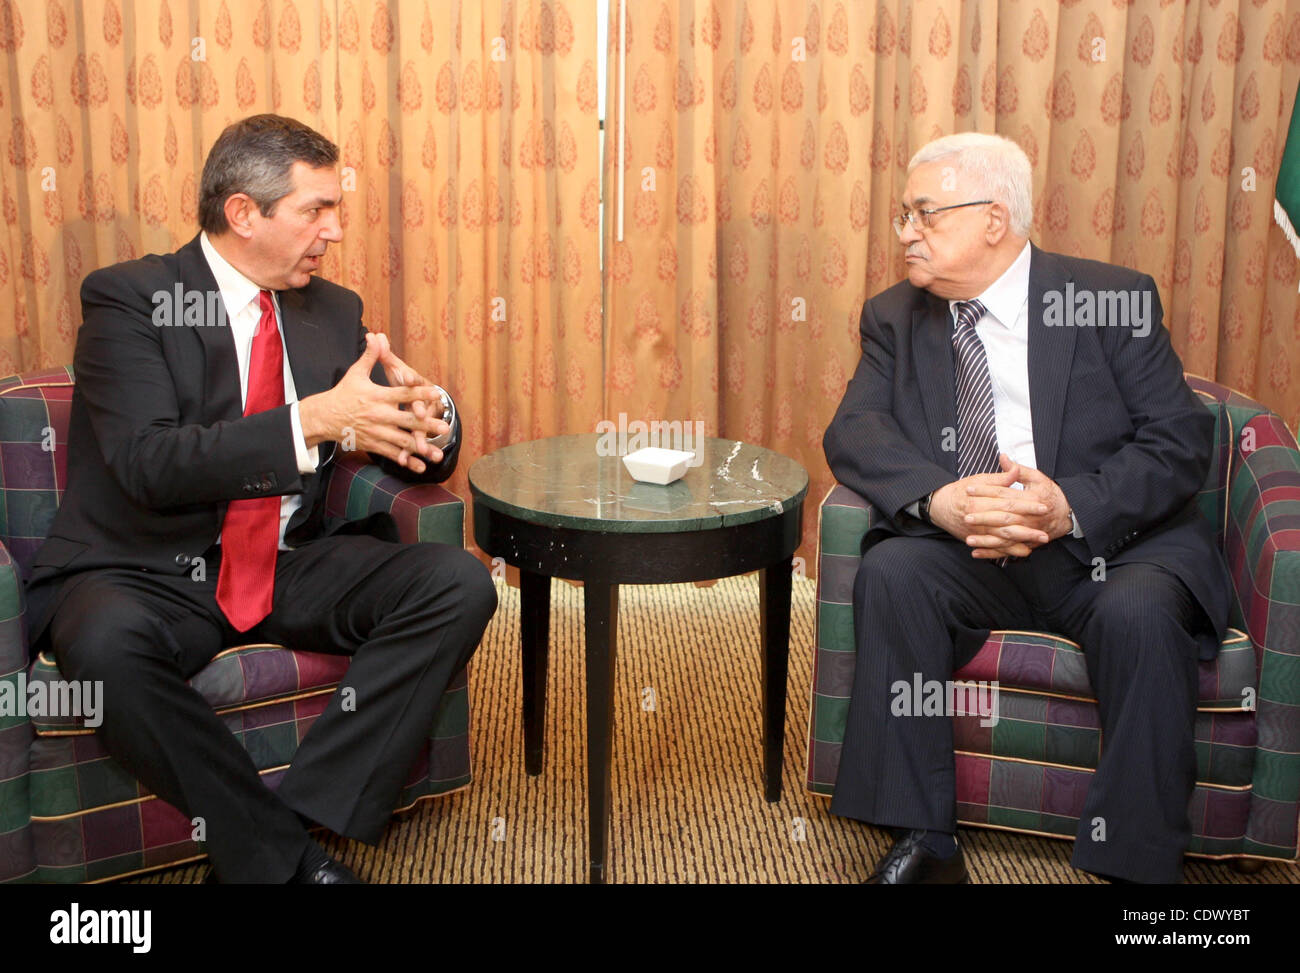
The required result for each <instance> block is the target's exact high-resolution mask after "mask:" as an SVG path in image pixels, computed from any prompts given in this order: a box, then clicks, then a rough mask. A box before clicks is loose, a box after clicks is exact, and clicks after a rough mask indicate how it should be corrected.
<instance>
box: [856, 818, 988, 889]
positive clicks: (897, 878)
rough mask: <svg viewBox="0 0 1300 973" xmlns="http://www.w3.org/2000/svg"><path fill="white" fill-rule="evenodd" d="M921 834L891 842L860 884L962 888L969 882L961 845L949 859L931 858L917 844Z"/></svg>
mask: <svg viewBox="0 0 1300 973" xmlns="http://www.w3.org/2000/svg"><path fill="white" fill-rule="evenodd" d="M924 834H925V832H924V831H909V832H908V833H907V834H905V835H904V836H903V837H901V838H899V839H898V840H897V841H896V842H894V847H892V848H890V849H889V851H888V852H887V853H886V854H885V857H884V858H882V859H880V862H879V864H877V865H876V870H875V871H874V872H872V873H871V877H870V878H869V879H867V880H866V881H865V882H863V883H862V884H864V885H962V884H964V883H966V882H969V881H970V876H969V875H967V874H966V856H965V855H963V854H962V851H961V845H958V846H957V851H956V853H955V854H953V855H952V856H951V857H948V858H940V857H938V856H937V855H932V854H930V853H929V852H928V851H926V850H925V848H924V847H923V846H922V844H921V838H922V836H924Z"/></svg>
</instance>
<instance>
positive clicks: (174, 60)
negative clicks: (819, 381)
mask: <svg viewBox="0 0 1300 973" xmlns="http://www.w3.org/2000/svg"><path fill="white" fill-rule="evenodd" d="M595 2H596V0H484V2H477V0H394V2H390V3H385V2H373V0H329V2H323V3H314V2H301V0H300V2H293V0H275V2H266V0H263V2H237V0H190V2H185V3H182V2H177V0H86V2H72V0H37V2H31V3H22V4H19V3H14V2H11V0H0V59H2V61H0V63H3V65H4V68H5V70H4V71H2V72H0V133H3V134H0V139H3V141H2V142H0V156H2V158H0V202H2V204H3V224H2V225H0V306H3V307H5V308H7V309H8V311H9V313H8V314H7V315H6V318H5V321H4V324H3V325H0V374H8V373H10V372H13V371H20V370H26V369H32V368H37V367H45V366H50V365H56V364H63V363H66V362H69V361H71V358H72V350H73V346H74V343H75V332H76V329H77V326H78V325H79V323H80V304H79V300H78V287H79V285H80V282H81V279H82V277H84V276H85V274H86V273H87V272H89V271H90V270H92V269H94V268H96V267H100V266H104V265H106V264H110V263H113V262H115V261H118V260H127V259H131V258H133V257H138V256H141V255H143V254H145V253H149V252H166V251H170V250H174V249H175V248H176V247H178V246H179V245H181V244H183V243H185V242H186V241H187V240H188V239H189V238H190V237H191V236H192V235H193V234H194V233H195V232H196V226H195V211H196V205H197V183H198V176H199V172H200V169H201V166H202V160H203V158H204V155H205V154H206V152H207V150H208V148H209V146H211V144H212V142H213V140H214V139H215V138H216V136H217V134H218V133H219V132H220V131H221V129H222V128H223V127H224V126H225V125H226V124H228V123H229V122H230V121H233V120H234V119H236V118H240V117H243V116H245V115H251V114H254V113H257V112H266V111H273V112H279V113H281V114H287V115H292V116H294V117H296V118H299V119H301V120H302V121H304V122H306V123H308V124H310V125H312V126H314V127H316V128H318V129H319V130H320V131H322V132H324V133H325V134H327V135H328V136H330V137H331V138H332V139H334V140H335V141H336V142H338V144H339V146H340V150H341V152H342V166H343V167H344V168H343V170H342V173H343V179H344V188H345V193H344V200H345V201H344V206H343V217H344V227H345V229H344V240H343V242H342V244H340V245H338V246H335V247H332V248H331V249H330V251H329V254H328V258H327V260H326V261H325V264H324V266H323V268H322V273H323V275H324V276H326V277H328V278H330V279H332V280H335V281H337V282H339V283H341V284H344V285H346V286H348V287H351V288H353V289H354V290H356V291H358V292H359V293H360V294H361V295H362V297H363V298H364V300H365V304H366V324H367V325H368V326H369V327H370V328H371V329H372V330H382V331H387V332H388V333H389V334H390V335H391V336H392V338H393V340H394V343H395V345H396V347H397V349H398V352H399V354H401V355H403V356H404V357H405V358H406V359H407V360H408V361H410V362H411V363H412V364H413V365H415V366H416V367H417V368H420V369H421V370H422V371H424V372H425V373H426V374H428V375H429V376H430V377H431V378H434V379H435V380H436V381H440V382H442V383H443V384H445V385H447V386H448V388H450V389H452V390H453V393H454V394H455V395H456V397H457V400H458V402H459V403H460V404H461V407H462V411H463V413H464V415H465V418H466V442H465V448H464V451H463V459H462V461H461V464H460V470H459V471H458V473H457V474H456V477H455V478H454V479H453V480H452V482H451V488H452V489H453V490H456V491H457V492H459V493H460V494H461V495H467V490H466V485H465V473H466V471H467V470H468V468H469V466H470V465H471V464H472V463H473V461H474V460H475V459H476V458H477V457H478V456H480V455H482V454H483V453H484V452H489V451H491V450H492V449H494V448H496V447H497V446H500V445H503V444H504V443H506V442H513V441H518V440H522V439H528V438H531V437H534V436H544V435H551V434H554V433H558V432H562V431H569V430H570V429H574V428H583V429H590V428H592V427H593V425H594V422H595V417H596V416H597V414H598V413H599V411H600V408H601V404H602V403H601V395H602V391H601V383H602V372H601V368H602V365H601V344H600V341H601V334H600V325H601V317H600V296H601V290H600V268H599V250H598V234H597V226H598V202H599V200H598V182H597V180H598V162H597V158H598V148H599V141H598V139H599V136H598V120H597V115H596V84H597V79H596V66H595V65H596V61H597V57H596V26H595V24H596V16H595Z"/></svg>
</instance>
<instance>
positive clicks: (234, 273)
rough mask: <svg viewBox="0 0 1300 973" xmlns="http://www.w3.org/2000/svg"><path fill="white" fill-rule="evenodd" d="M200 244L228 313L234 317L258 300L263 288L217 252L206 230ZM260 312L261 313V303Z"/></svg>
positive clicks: (201, 236) (201, 235)
mask: <svg viewBox="0 0 1300 973" xmlns="http://www.w3.org/2000/svg"><path fill="white" fill-rule="evenodd" d="M199 246H200V247H202V248H203V256H204V257H206V258H207V261H208V266H209V267H210V268H211V269H212V276H213V277H215V278H216V280H217V289H218V290H220V291H221V300H222V302H223V303H224V304H225V305H226V313H227V314H229V315H230V316H231V317H232V318H233V317H235V316H236V315H238V314H239V313H240V312H241V311H243V310H244V308H246V307H247V306H248V305H249V304H250V303H251V302H253V301H256V300H257V295H258V293H259V292H260V291H261V290H262V288H260V287H258V286H257V285H256V284H254V283H253V282H252V281H251V280H249V279H248V278H247V277H245V276H244V275H243V274H241V273H240V272H239V271H238V270H236V269H235V268H234V267H233V266H231V264H230V261H228V260H226V258H225V257H223V256H221V254H219V253H217V248H216V247H214V246H213V245H212V241H211V240H209V239H208V234H207V231H206V230H205V231H204V232H203V233H201V234H199ZM271 294H272V297H273V298H274V294H275V292H274V291H272V292H271ZM258 313H259V315H260V314H261V307H260V305H259V307H258Z"/></svg>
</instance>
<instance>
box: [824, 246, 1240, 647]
mask: <svg viewBox="0 0 1300 973" xmlns="http://www.w3.org/2000/svg"><path fill="white" fill-rule="evenodd" d="M1070 282H1073V287H1074V290H1075V291H1076V292H1079V291H1083V290H1086V289H1092V290H1093V291H1100V290H1111V291H1118V290H1125V291H1130V292H1134V291H1135V292H1138V293H1141V292H1144V291H1149V292H1150V294H1151V307H1152V312H1153V313H1152V320H1151V322H1150V323H1151V328H1150V332H1149V333H1148V334H1146V336H1145V337H1138V336H1137V333H1136V330H1135V329H1133V328H1124V327H1114V326H1112V327H1073V326H1049V325H1048V324H1045V323H1044V315H1043V311H1044V301H1043V296H1044V294H1045V293H1049V292H1051V291H1056V292H1057V293H1060V294H1065V293H1066V285H1067V283H1070ZM861 332H862V358H861V361H860V362H859V364H858V368H857V371H856V372H855V373H854V376H853V378H852V380H851V381H850V382H849V385H848V388H847V389H846V390H845V393H844V399H843V401H842V402H841V403H840V406H839V409H838V410H837V411H836V413H835V417H834V419H832V421H831V424H830V426H829V427H828V428H827V430H826V435H825V438H824V440H823V446H824V448H825V451H826V459H827V461H828V462H829V464H830V468H831V471H832V472H833V473H834V474H835V477H836V479H837V480H839V482H841V483H843V484H844V485H845V486H847V487H849V488H850V489H852V490H854V491H855V492H857V493H859V494H861V495H862V496H863V497H865V498H867V499H868V500H870V501H871V503H872V504H873V505H875V507H876V508H877V509H878V510H880V512H881V513H882V514H884V516H885V517H887V518H888V520H887V521H884V522H882V523H881V524H880V525H879V526H878V527H876V528H874V529H873V530H872V531H871V533H870V534H869V535H868V537H867V541H866V544H867V546H870V545H871V544H873V543H875V542H876V541H878V540H880V539H882V538H883V537H886V536H889V535H894V534H905V535H927V534H943V531H941V530H940V529H939V528H936V527H933V526H931V525H929V524H926V523H923V522H921V521H919V520H916V519H915V518H912V517H910V516H908V515H907V514H906V513H905V508H906V507H907V506H908V505H909V504H911V502H912V501H914V500H917V499H918V498H920V497H924V496H925V495H926V494H928V493H930V492H931V491H932V490H936V489H938V488H939V487H941V486H943V485H944V484H946V483H950V482H952V481H953V480H955V479H956V478H957V453H956V451H955V450H953V449H948V450H945V449H944V448H943V447H944V445H945V430H946V429H950V430H955V429H956V427H957V416H956V396H955V391H954V364H953V352H952V342H951V333H952V315H951V313H950V312H949V310H948V302H947V300H945V299H943V298H939V297H936V296H935V295H933V294H931V293H930V292H929V291H926V290H923V289H921V288H917V287H914V286H913V285H912V284H911V283H910V282H908V281H902V282H901V283H899V284H896V285H894V286H893V287H891V288H889V289H888V290H885V291H884V292H882V293H880V294H878V295H877V296H876V297H874V298H872V299H871V300H869V301H868V302H867V303H866V305H865V306H864V307H863V310H862V320H861ZM1029 397H1030V410H1031V413H1032V427H1033V436H1034V454H1035V460H1036V462H1037V463H1038V467H1039V469H1040V470H1042V472H1043V473H1045V474H1046V475H1047V476H1049V477H1051V478H1052V479H1054V480H1055V481H1056V482H1057V484H1058V485H1059V486H1060V487H1061V489H1062V490H1063V491H1064V493H1065V496H1066V498H1067V499H1068V500H1069V502H1070V506H1071V508H1072V509H1073V511H1074V514H1075V517H1076V518H1077V519H1078V521H1079V525H1080V527H1081V528H1082V530H1083V533H1084V537H1083V538H1082V539H1080V538H1076V537H1072V536H1069V535H1067V536H1065V537H1063V538H1060V539H1059V540H1058V541H1055V542H1053V543H1061V544H1064V545H1065V546H1066V547H1067V548H1068V549H1069V550H1070V552H1071V553H1072V554H1074V556H1075V557H1077V558H1078V559H1079V560H1080V561H1081V562H1084V563H1090V562H1091V561H1092V559H1093V558H1096V557H1101V558H1104V559H1105V561H1106V563H1107V565H1110V566H1113V565H1119V564H1126V563H1130V562H1146V563H1153V564H1158V565H1161V566H1163V567H1165V568H1166V569H1168V570H1169V571H1171V572H1173V573H1174V574H1175V575H1176V576H1177V577H1178V578H1180V579H1181V580H1182V581H1183V583H1184V584H1186V585H1187V587H1188V588H1189V589H1190V590H1191V592H1192V594H1193V595H1194V596H1195V597H1196V600H1197V601H1198V602H1199V603H1200V605H1201V607H1202V608H1203V609H1204V610H1205V614H1206V616H1207V617H1208V618H1209V620H1210V622H1211V624H1212V626H1213V628H1214V633H1213V636H1210V634H1209V633H1206V637H1205V638H1203V639H1202V641H1201V644H1202V655H1203V656H1208V655H1213V653H1214V651H1215V650H1216V649H1217V644H1218V641H1219V639H1221V638H1222V635H1223V632H1224V629H1225V628H1226V626H1227V619H1228V609H1229V590H1230V588H1229V581H1228V577H1227V573H1226V569H1225V566H1224V563H1223V558H1222V555H1221V554H1220V552H1219V549H1218V545H1217V543H1216V541H1215V537H1214V533H1213V532H1212V530H1211V529H1210V526H1209V524H1207V523H1206V522H1205V520H1204V518H1203V517H1202V516H1201V515H1200V514H1199V513H1198V512H1197V510H1196V509H1195V506H1194V502H1195V500H1194V498H1195V495H1196V493H1197V491H1198V490H1199V489H1200V488H1201V486H1202V485H1203V484H1204V481H1205V477H1206V474H1207V471H1208V469H1209V461H1210V455H1211V450H1212V448H1213V445H1214V443H1213V439H1214V420H1213V417H1212V416H1211V414H1210V412H1209V410H1207V409H1206V408H1205V406H1204V405H1202V404H1201V402H1200V401H1199V400H1198V399H1197V398H1196V396H1195V394H1194V393H1193V392H1192V391H1191V389H1190V388H1188V386H1187V383H1186V381H1185V380H1184V378H1183V370H1182V364H1181V362H1180V361H1179V360H1178V356H1177V355H1176V354H1175V353H1174V350H1173V348H1172V346H1171V345H1170V342H1169V334H1168V332H1167V331H1166V330H1165V328H1164V325H1163V315H1162V309H1161V305H1160V298H1159V295H1158V294H1157V293H1156V286H1155V281H1153V280H1152V279H1151V278H1150V277H1149V276H1147V275H1145V274H1140V273H1138V272H1137V271H1133V270H1129V269H1126V268H1124V267H1118V266H1114V265H1112V264H1105V263H1101V262H1099V261H1095V260H1082V259H1078V258H1074V257H1067V256H1064V255H1062V254H1054V253H1048V252H1046V251H1043V250H1040V249H1039V248H1038V247H1032V250H1031V257H1030V270H1029ZM951 442H952V437H951V435H949V437H948V444H949V445H951Z"/></svg>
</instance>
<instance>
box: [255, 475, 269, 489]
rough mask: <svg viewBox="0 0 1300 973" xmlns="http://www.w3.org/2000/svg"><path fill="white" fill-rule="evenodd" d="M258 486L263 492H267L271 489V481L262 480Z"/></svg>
mask: <svg viewBox="0 0 1300 973" xmlns="http://www.w3.org/2000/svg"><path fill="white" fill-rule="evenodd" d="M258 486H260V487H261V488H262V489H263V490H269V489H271V481H270V480H268V479H265V478H263V480H262V482H261V483H259V484H258Z"/></svg>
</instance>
